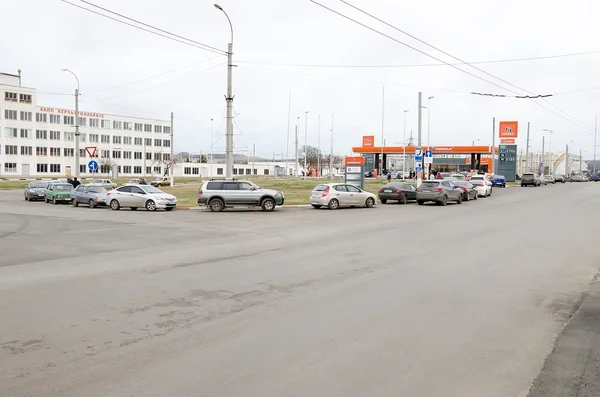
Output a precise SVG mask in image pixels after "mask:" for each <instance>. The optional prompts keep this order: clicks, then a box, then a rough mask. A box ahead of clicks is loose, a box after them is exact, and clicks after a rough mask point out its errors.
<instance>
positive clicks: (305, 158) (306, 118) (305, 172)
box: [303, 110, 310, 179]
mask: <svg viewBox="0 0 600 397" xmlns="http://www.w3.org/2000/svg"><path fill="white" fill-rule="evenodd" d="M309 113H310V111H308V110H307V111H306V112H304V178H303V179H306V174H308V167H307V165H308V163H307V161H308V159H307V152H308V146H307V141H308V114H309Z"/></svg>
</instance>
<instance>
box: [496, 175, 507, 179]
mask: <svg viewBox="0 0 600 397" xmlns="http://www.w3.org/2000/svg"><path fill="white" fill-rule="evenodd" d="M494 178H496V179H506V178H504V176H503V175H496V176H495V177H494Z"/></svg>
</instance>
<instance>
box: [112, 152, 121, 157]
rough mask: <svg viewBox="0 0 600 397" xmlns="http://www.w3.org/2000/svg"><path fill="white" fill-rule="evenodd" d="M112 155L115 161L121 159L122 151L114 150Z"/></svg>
mask: <svg viewBox="0 0 600 397" xmlns="http://www.w3.org/2000/svg"><path fill="white" fill-rule="evenodd" d="M112 155H113V159H120V158H121V151H120V150H113V152H112Z"/></svg>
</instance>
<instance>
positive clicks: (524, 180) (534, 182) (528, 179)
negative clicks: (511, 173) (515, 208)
mask: <svg viewBox="0 0 600 397" xmlns="http://www.w3.org/2000/svg"><path fill="white" fill-rule="evenodd" d="M540 185H541V182H540V180H539V178H538V177H537V176H536V175H535V174H534V173H532V172H525V173H523V175H521V187H523V186H535V187H537V186H540Z"/></svg>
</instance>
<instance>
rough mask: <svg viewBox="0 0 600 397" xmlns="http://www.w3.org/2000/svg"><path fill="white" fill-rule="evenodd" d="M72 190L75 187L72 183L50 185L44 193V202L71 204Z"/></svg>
mask: <svg viewBox="0 0 600 397" xmlns="http://www.w3.org/2000/svg"><path fill="white" fill-rule="evenodd" d="M71 190H73V185H71V184H70V183H49V184H48V187H47V188H46V191H45V192H44V202H46V203H49V202H52V204H58V203H70V202H71Z"/></svg>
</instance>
